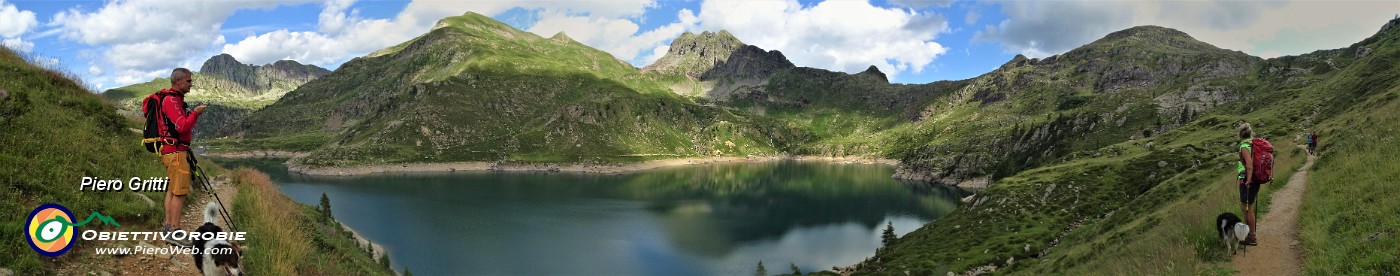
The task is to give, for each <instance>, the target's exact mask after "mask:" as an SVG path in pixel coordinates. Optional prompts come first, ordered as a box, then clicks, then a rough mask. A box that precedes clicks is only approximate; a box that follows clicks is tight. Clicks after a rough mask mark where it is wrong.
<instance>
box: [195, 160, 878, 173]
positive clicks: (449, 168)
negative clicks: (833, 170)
mask: <svg viewBox="0 0 1400 276" xmlns="http://www.w3.org/2000/svg"><path fill="white" fill-rule="evenodd" d="M213 156H220V157H223V156H228V155H213ZM253 157H256V156H253ZM784 160H788V161H821V162H831V163H838V164H885V165H899V161H898V160H893V159H883V158H870V157H826V156H750V157H737V156H735V157H697V158H675V159H661V160H651V161H643V162H638V163H615V164H579V163H563V164H506V163H500V162H484V161H477V162H445V163H406V164H383V165H360V166H349V167H316V166H308V165H305V164H300V163H297V162H296V159H292V160H288V161H287V163H286V166H287V171H288V172H294V173H300V174H306V175H315V176H361V175H371V174H381V173H419V172H456V171H516V172H532V171H534V172H572V173H589V174H623V173H631V172H638V171H645V170H652V169H659V168H667V167H676V166H688V165H702V164H724V163H757V162H768V161H784Z"/></svg>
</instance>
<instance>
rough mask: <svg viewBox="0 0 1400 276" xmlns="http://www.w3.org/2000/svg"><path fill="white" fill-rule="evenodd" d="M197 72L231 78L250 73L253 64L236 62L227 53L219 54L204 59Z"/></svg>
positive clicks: (236, 60)
mask: <svg viewBox="0 0 1400 276" xmlns="http://www.w3.org/2000/svg"><path fill="white" fill-rule="evenodd" d="M199 73H200V74H204V75H214V76H223V77H229V78H232V77H234V76H243V75H249V74H252V73H253V65H249V64H243V63H242V62H238V59H235V58H233V56H232V55H229V54H219V55H216V56H213V57H210V58H209V59H208V60H205V61H204V65H202V66H200V67H199Z"/></svg>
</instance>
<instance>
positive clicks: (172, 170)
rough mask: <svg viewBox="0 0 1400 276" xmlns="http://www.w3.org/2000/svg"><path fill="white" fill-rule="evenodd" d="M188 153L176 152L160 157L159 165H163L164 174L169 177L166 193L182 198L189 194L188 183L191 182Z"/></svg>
mask: <svg viewBox="0 0 1400 276" xmlns="http://www.w3.org/2000/svg"><path fill="white" fill-rule="evenodd" d="M189 155H190V153H189V152H184V151H177V152H174V153H170V154H165V155H161V156H160V163H161V164H164V165H165V174H166V175H167V176H170V186H169V187H167V191H168V192H169V193H171V194H174V195H177V196H182V195H188V194H190V182H192V181H193V179H192V177H191V175H190V161H189V159H187V158H189Z"/></svg>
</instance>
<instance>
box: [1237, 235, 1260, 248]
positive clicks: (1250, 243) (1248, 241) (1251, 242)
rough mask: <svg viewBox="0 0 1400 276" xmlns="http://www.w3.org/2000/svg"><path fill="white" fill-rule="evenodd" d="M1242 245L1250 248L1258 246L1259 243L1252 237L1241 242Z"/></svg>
mask: <svg viewBox="0 0 1400 276" xmlns="http://www.w3.org/2000/svg"><path fill="white" fill-rule="evenodd" d="M1240 244H1243V245H1248V246H1258V245H1259V241H1258V240H1255V239H1254V235H1250V236H1249V237H1248V238H1245V239H1244V240H1242V241H1240Z"/></svg>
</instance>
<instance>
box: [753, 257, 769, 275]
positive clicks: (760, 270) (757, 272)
mask: <svg viewBox="0 0 1400 276" xmlns="http://www.w3.org/2000/svg"><path fill="white" fill-rule="evenodd" d="M753 275H755V276H768V269H767V268H764V267H763V260H758V270H755V271H754V273H753Z"/></svg>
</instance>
